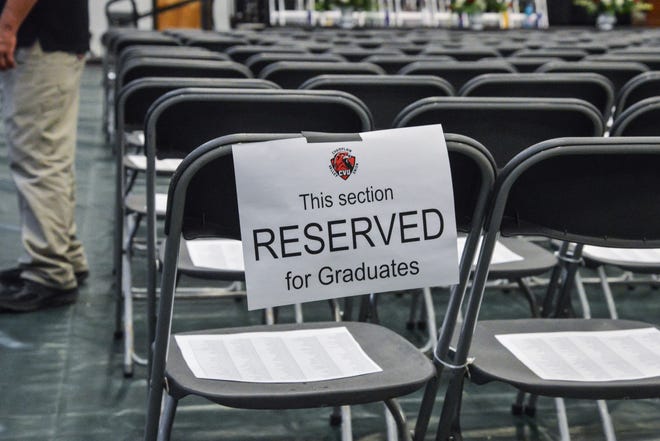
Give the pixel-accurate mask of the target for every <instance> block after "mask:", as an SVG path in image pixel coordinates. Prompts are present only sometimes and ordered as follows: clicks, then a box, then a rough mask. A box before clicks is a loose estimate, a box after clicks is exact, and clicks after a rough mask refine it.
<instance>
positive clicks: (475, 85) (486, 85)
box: [458, 73, 614, 123]
mask: <svg viewBox="0 0 660 441" xmlns="http://www.w3.org/2000/svg"><path fill="white" fill-rule="evenodd" d="M458 94H459V95H461V96H482V97H497V96H499V97H547V98H578V99H581V100H583V101H586V102H588V103H591V104H592V105H593V106H594V107H596V108H597V109H598V110H600V113H601V115H602V118H603V123H606V122H607V120H608V119H609V117H610V113H611V112H612V105H613V103H614V90H613V86H612V83H611V82H610V80H608V79H607V78H605V77H604V76H602V75H599V74H595V73H554V74H553V73H548V74H543V73H528V74H485V75H480V76H478V77H476V78H473V79H471V80H470V81H468V82H467V83H466V84H465V85H464V86H463V88H462V89H461V90H460V91H459V93H458Z"/></svg>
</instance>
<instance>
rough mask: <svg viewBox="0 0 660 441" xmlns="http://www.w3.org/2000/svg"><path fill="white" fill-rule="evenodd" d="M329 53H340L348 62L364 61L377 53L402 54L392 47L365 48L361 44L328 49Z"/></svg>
mask: <svg viewBox="0 0 660 441" xmlns="http://www.w3.org/2000/svg"><path fill="white" fill-rule="evenodd" d="M330 53H332V54H336V55H340V56H342V57H344V58H345V59H346V60H348V61H350V62H358V61H365V58H367V57H369V56H371V55H374V54H378V55H388V56H393V55H394V56H395V55H402V52H401V51H400V50H398V49H394V48H377V49H367V48H364V47H361V46H358V47H338V48H332V49H330Z"/></svg>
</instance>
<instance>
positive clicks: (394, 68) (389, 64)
mask: <svg viewBox="0 0 660 441" xmlns="http://www.w3.org/2000/svg"><path fill="white" fill-rule="evenodd" d="M452 60H453V58H452V57H450V56H448V55H371V56H369V57H367V58H365V59H364V60H363V61H364V62H366V63H373V64H375V65H377V66H380V67H381V68H383V70H384V71H385V72H386V73H387V74H389V75H394V74H396V73H397V72H399V71H400V70H401V69H402V68H403V67H404V66H407V65H408V64H410V63H414V62H415V61H452Z"/></svg>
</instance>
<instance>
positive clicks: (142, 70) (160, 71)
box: [117, 57, 252, 88]
mask: <svg viewBox="0 0 660 441" xmlns="http://www.w3.org/2000/svg"><path fill="white" fill-rule="evenodd" d="M144 77H204V78H252V72H250V70H249V69H248V68H247V67H245V66H243V65H242V64H238V63H235V62H233V61H215V60H181V59H166V58H151V57H146V58H134V59H131V60H128V62H127V63H126V64H125V65H124V66H121V70H120V71H119V72H118V74H117V86H118V87H119V88H121V87H122V86H123V85H125V84H128V83H129V82H131V81H133V80H136V79H138V78H144Z"/></svg>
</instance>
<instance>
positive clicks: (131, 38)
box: [106, 29, 179, 56]
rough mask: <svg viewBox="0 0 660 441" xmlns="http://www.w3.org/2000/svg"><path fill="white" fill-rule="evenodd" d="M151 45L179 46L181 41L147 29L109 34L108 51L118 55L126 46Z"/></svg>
mask: <svg viewBox="0 0 660 441" xmlns="http://www.w3.org/2000/svg"><path fill="white" fill-rule="evenodd" d="M137 44H139V45H144V44H148V45H150V46H178V45H179V42H178V41H177V40H176V39H175V38H173V37H171V36H169V35H165V34H163V33H161V32H155V31H146V30H137V29H132V30H123V29H122V30H121V31H119V32H117V33H112V34H109V38H108V41H107V45H106V47H107V48H108V52H109V53H111V54H113V55H115V56H116V55H118V54H119V53H120V52H121V51H122V50H123V49H124V48H126V47H128V46H132V45H137Z"/></svg>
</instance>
